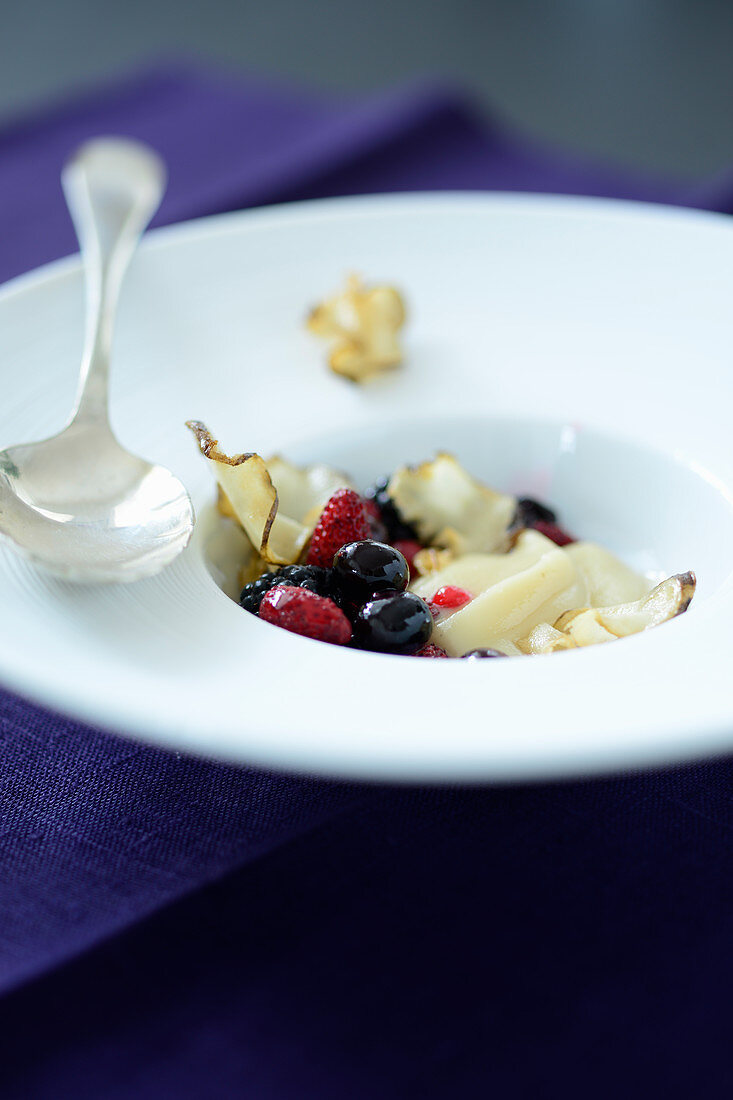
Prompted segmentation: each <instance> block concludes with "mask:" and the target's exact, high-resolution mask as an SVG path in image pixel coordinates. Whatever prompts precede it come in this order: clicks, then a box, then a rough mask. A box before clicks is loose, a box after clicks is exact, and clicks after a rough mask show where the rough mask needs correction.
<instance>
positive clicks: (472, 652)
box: [463, 649, 507, 658]
mask: <svg viewBox="0 0 733 1100" xmlns="http://www.w3.org/2000/svg"><path fill="white" fill-rule="evenodd" d="M463 656H464V657H471V658H475V657H506V656H507V654H506V653H502V652H501V650H500V649H469V651H468V653H464V654H463Z"/></svg>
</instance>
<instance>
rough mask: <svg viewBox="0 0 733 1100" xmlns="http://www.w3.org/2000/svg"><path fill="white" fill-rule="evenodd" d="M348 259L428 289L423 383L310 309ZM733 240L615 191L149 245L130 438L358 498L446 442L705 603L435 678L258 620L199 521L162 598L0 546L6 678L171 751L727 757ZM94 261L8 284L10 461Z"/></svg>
mask: <svg viewBox="0 0 733 1100" xmlns="http://www.w3.org/2000/svg"><path fill="white" fill-rule="evenodd" d="M350 270H356V271H360V272H362V273H363V274H364V275H365V276H367V277H368V278H370V279H385V280H388V281H390V282H393V283H395V284H397V285H398V286H400V287H402V288H404V290H405V292H406V295H407V297H408V300H409V305H410V319H409V329H408V359H407V366H406V368H405V369H404V370H402V371H400V372H397V373H395V374H394V375H392V376H390V377H388V378H385V379H383V380H380V381H378V382H377V383H375V384H373V385H371V386H369V387H367V388H358V387H354V386H351V385H349V384H347V383H344V382H342V381H341V380H339V379H337V378H335V377H333V376H332V375H331V374H329V373H328V372H327V371H326V370H325V369H324V365H323V364H324V349H323V347H322V346H321V345H320V344H319V343H318V342H317V341H316V340H314V339H313V338H312V337H310V336H309V335H308V334H307V333H305V332H304V330H303V325H302V320H303V316H304V314H305V312H306V309H307V307H308V306H309V305H311V304H312V303H313V302H314V301H315V300H317V299H318V298H319V297H320V296H322V295H325V294H327V293H329V292H330V291H332V290H334V289H335V288H336V287H338V286H339V285H340V283H341V280H342V278H343V276H344V274H345V273H346V272H348V271H350ZM732 295H733V223H731V222H730V221H729V220H728V219H726V218H724V217H722V216H721V217H718V216H715V215H709V214H698V213H691V212H684V211H675V210H667V209H663V208H654V207H644V206H641V205H629V204H620V203H612V202H598V201H590V200H572V199H570V200H568V199H556V198H545V197H518V196H502V195H421V196H397V197H376V198H357V199H346V200H335V201H327V202H320V203H309V204H304V205H298V206H290V207H284V208H280V209H272V210H264V211H257V212H253V213H243V214H234V215H229V216H225V217H220V218H213V219H207V220H205V221H202V222H199V223H194V224H191V225H185V226H181V227H175V228H172V229H166V230H163V231H159V232H157V233H154V234H152V235H151V237H150V239H149V240H148V241H147V242H146V243H145V245H144V247H143V249H142V253H141V254H140V256H139V257H138V258H137V259H136V261H135V263H134V265H133V269H132V270H131V273H130V278H129V283H128V285H127V287H126V289H125V292H124V300H123V304H122V310H121V315H120V321H119V328H118V338H117V342H116V353H115V365H114V371H113V394H112V400H113V423H114V425H115V427H116V429H117V431H118V434H119V436H120V438H121V439H122V441H123V443H124V444H125V445H127V446H129V447H131V448H132V449H133V450H135V451H139V452H140V453H141V454H144V455H146V456H147V457H149V458H150V459H152V460H153V461H157V462H163V463H165V464H166V465H168V466H170V467H171V468H172V469H173V470H174V471H175V472H176V473H177V474H178V475H179V476H180V477H181V478H183V480H184V482H185V483H186V484H187V485H188V486H189V488H190V489H191V492H192V495H193V498H194V503H195V504H196V506H197V509H198V511H199V515H200V517H201V516H205V513H206V508H207V506H208V504H209V502H210V501H211V499H212V496H213V487H212V482H211V480H210V474H209V471H208V469H207V468H206V464H205V463H204V461H203V460H202V459H201V457H200V456H199V455H198V453H197V450H196V447H195V445H194V441H193V439H192V438H191V436H190V435H189V433H188V432H187V431H186V429H185V428H184V427H183V423H184V421H185V420H186V419H187V418H190V417H195V418H199V419H202V420H205V421H206V422H207V423H208V424H209V426H210V427H211V429H212V430H213V431H214V433H215V434H216V435H218V436H219V437H220V439H221V441H222V444H223V446H225V447H226V448H228V449H231V450H258V451H261V452H263V453H265V454H268V453H271V452H273V451H280V452H284V453H286V454H287V455H289V456H291V457H293V458H295V459H297V460H302V459H312V460H321V459H323V460H327V461H335V462H337V463H338V464H339V465H341V466H343V467H344V468H346V469H350V470H352V471H353V472H354V474H355V475H356V476H357V477H358V478H359V479H360V480H361V482H362V483H363V484H366V483H367V482H368V481H369V480H371V479H372V478H374V477H376V476H378V475H380V474H382V473H385V472H387V471H388V470H389V469H390V467H391V466H393V465H394V464H396V463H398V462H402V461H405V460H418V459H421V458H425V457H428V456H430V455H431V454H432V453H433V452H434V451H435V450H436V449H437V448H447V449H451V450H454V451H455V452H457V453H458V455H459V457H460V458H462V459H463V461H464V462H465V463H466V464H467V465H468V466H469V467H470V468H471V469H472V470H473V471H474V472H475V473H476V474H478V475H480V476H483V477H484V478H485V479H486V480H488V481H489V482H490V483H492V484H494V485H496V486H497V487H499V488H504V489H509V490H513V491H521V490H524V491H525V492H527V493H535V494H538V495H541V496H542V497H544V498H545V499H549V500H550V501H551V502H552V503H553V504H555V505H557V506H558V507H559V508H560V511H561V514H562V517H563V519H564V520H565V521H566V522H567V525H568V526H569V527H570V528H571V529H573V530H574V531H576V532H577V533H578V534H580V535H582V536H585V537H589V538H593V539H596V540H598V541H602V542H604V543H605V544H606V545H608V546H610V547H611V548H612V549H614V550H616V551H617V552H620V553H621V554H622V555H623V556H625V557H626V558H627V559H628V560H629V561H630V562H632V563H634V564H637V565H640V566H642V567H643V568H647V569H658V570H660V571H662V572H664V573H672V572H678V571H681V570H685V569H694V570H696V572H697V574H698V578H699V589H698V594H697V597H696V599H695V601H694V603H693V606H692V609H691V610H690V612H688V614H686V615H684V616H682V617H681V618H679V619H676V620H674V621H673V622H671V623H668V624H665V625H664V626H662V627H659V628H657V629H656V630H653V631H650V632H648V633H646V634H643V635H638V636H635V637H632V638H629V639H626V640H624V641H622V642H617V643H614V644H611V645H607V646H599V647H596V648H593V649H588V650H584V651H578V652H575V653H569V654H562V655H555V656H550V657H538V658H531V659H530V658H527V659H520V658H517V659H514V660H507V661H497V662H494V661H489V662H481V661H478V662H468V661H430V660H413V659H409V658H405V657H388V656H382V655H378V654H367V653H360V652H355V651H350V650H345V649H339V648H337V647H335V646H327V645H323V644H320V643H316V642H311V641H308V640H305V639H302V638H299V637H296V636H295V635H291V634H288V633H286V632H285V631H282V630H278V629H276V628H273V627H271V626H269V625H268V624H266V623H262V622H260V621H259V620H257V619H255V618H253V617H251V616H249V615H247V614H245V613H244V612H242V611H241V610H240V609H239V608H238V607H237V606H236V605H235V604H234V603H233V602H232V601H231V600H230V599H228V598H227V597H226V596H225V595H224V594H223V593H222V592H221V591H220V589H219V588H218V587H217V586H216V584H215V583H214V581H213V580H212V577H211V575H210V573H209V572H208V570H207V567H206V565H205V562H204V552H205V544H206V530H205V528H206V523H201V522H200V523H199V527H198V529H197V535H196V537H195V538H194V541H193V543H192V545H191V547H190V548H189V550H187V551H186V553H185V554H184V555H183V557H182V558H181V559H180V560H179V561H178V562H176V564H175V565H174V566H173V567H172V568H170V569H169V570H168V571H167V572H165V573H164V574H163V575H161V576H160V577H158V578H155V579H152V580H148V581H142V582H139V583H138V584H134V585H130V586H120V587H106V588H105V587H102V588H92V587H77V586H74V585H72V584H69V583H64V582H61V581H57V580H54V579H52V578H50V577H47V576H45V575H43V574H42V573H39V572H37V571H36V570H35V569H34V568H33V567H31V566H30V565H28V564H26V563H25V562H24V561H22V560H21V559H19V558H17V557H16V556H15V554H14V553H13V551H12V550H10V549H7V548H3V549H2V550H0V607H2V636H1V637H0V678H1V679H2V682H3V683H4V684H5V685H7V686H8V687H9V688H12V689H15V690H17V691H19V692H21V693H23V694H24V695H27V696H28V697H29V698H31V699H34V700H37V701H38V702H41V703H45V704H47V705H49V706H51V707H54V708H57V709H58V710H60V711H63V712H66V713H68V714H70V715H73V716H74V717H76V718H79V719H84V720H87V721H89V722H93V723H98V724H100V725H102V726H106V727H109V728H111V729H115V730H119V731H122V732H126V733H129V734H131V735H136V736H140V737H143V738H145V739H148V740H150V741H157V742H160V743H162V744H164V745H168V746H171V747H175V748H177V749H183V750H193V751H196V752H202V753H205V754H207V755H211V756H220V757H225V758H229V759H232V760H241V761H246V762H255V763H259V764H262V765H269V766H275V767H284V768H297V769H306V770H309V771H317V772H326V773H332V774H340V775H352V776H366V777H369V776H373V777H382V778H394V779H436V780H440V779H451V780H454V779H463V780H487V779H519V778H525V777H543V776H551V775H571V774H579V773H584V772H590V771H596V770H604V769H611V768H617V767H626V766H633V765H639V764H646V763H651V762H662V761H671V760H675V759H681V758H687V757H695V756H699V755H701V754H705V753H710V752H715V751H721V750H728V749H731V748H733V694H732V693H731V691H730V680H731V673H730V668H731V645H730V634H731V627H730V624H731V622H733V580H732V574H731V570H732V569H733V496H732V493H731V486H733V475H732V473H731V471H732V470H733V443H732V442H731V441H732V440H733V432H732V431H731V412H732V406H731V388H732V387H731V378H732V377H733V369H732V368H733V308H731V296H732ZM81 334H82V283H81V276H80V271H79V266H78V263H77V261H76V260H68V261H63V262H61V263H59V264H55V265H52V266H51V267H49V268H46V269H44V270H43V271H40V272H38V273H35V274H32V275H30V276H27V277H24V278H22V279H20V280H17V281H16V282H15V283H12V284H10V285H8V286H7V287H6V288H4V290H3V291H2V292H1V293H0V379H1V380H2V386H3V393H4V394H5V395H6V396H5V400H4V402H3V406H2V409H1V410H0V433H1V437H0V443H1V444H2V445H3V446H5V445H6V444H9V443H17V442H21V441H23V440H25V439H29V440H31V439H38V438H41V437H43V436H44V435H47V434H50V433H52V432H53V431H55V430H57V429H58V428H60V427H61V425H62V423H63V422H64V419H65V416H66V414H67V412H68V410H69V409H70V407H71V403H72V398H73V393H74V387H75V380H76V369H77V362H78V359H79V355H80V351H81Z"/></svg>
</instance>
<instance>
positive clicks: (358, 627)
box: [354, 592, 433, 654]
mask: <svg viewBox="0 0 733 1100" xmlns="http://www.w3.org/2000/svg"><path fill="white" fill-rule="evenodd" d="M432 630H433V616H432V615H431V614H430V608H429V607H428V605H427V604H426V603H425V601H424V600H421V599H420V597H419V596H415V595H414V594H413V593H412V592H397V593H395V594H393V595H381V596H378V597H376V598H375V599H373V600H370V601H369V602H368V603H367V604H365V605H364V607H362V609H361V611H360V612H359V614H358V615H357V616H356V619H355V622H354V640H355V642H356V645H357V646H358V647H359V648H361V649H373V650H377V651H378V652H380V653H404V654H409V653H416V652H417V650H418V649H421V648H422V646H424V645H425V643H426V642H427V641H428V639H429V638H430V635H431V633H432Z"/></svg>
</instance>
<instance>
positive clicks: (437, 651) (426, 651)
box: [413, 642, 448, 657]
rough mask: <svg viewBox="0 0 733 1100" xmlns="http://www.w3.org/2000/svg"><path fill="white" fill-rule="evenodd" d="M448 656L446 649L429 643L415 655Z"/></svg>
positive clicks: (414, 655) (414, 654)
mask: <svg viewBox="0 0 733 1100" xmlns="http://www.w3.org/2000/svg"><path fill="white" fill-rule="evenodd" d="M447 656H448V654H447V653H446V651H445V650H444V649H441V648H440V646H439V645H434V644H433V642H428V644H427V645H424V646H423V647H422V648H421V649H418V651H417V653H413V657H447Z"/></svg>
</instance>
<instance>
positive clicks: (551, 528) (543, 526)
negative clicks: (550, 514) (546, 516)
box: [534, 520, 575, 546]
mask: <svg viewBox="0 0 733 1100" xmlns="http://www.w3.org/2000/svg"><path fill="white" fill-rule="evenodd" d="M534 529H535V531H539V533H540V534H541V535H544V536H545V537H546V538H548V539H551V540H552V542H554V543H555V545H556V546H569V545H570V543H571V542H575V539H574V538H573V536H572V535H569V534H568V533H567V531H565V530H564V529H563V528H562V527H560V526H558V524H557V523H545V522H544V521H543V520H538V521H537V523H535V525H534Z"/></svg>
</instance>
